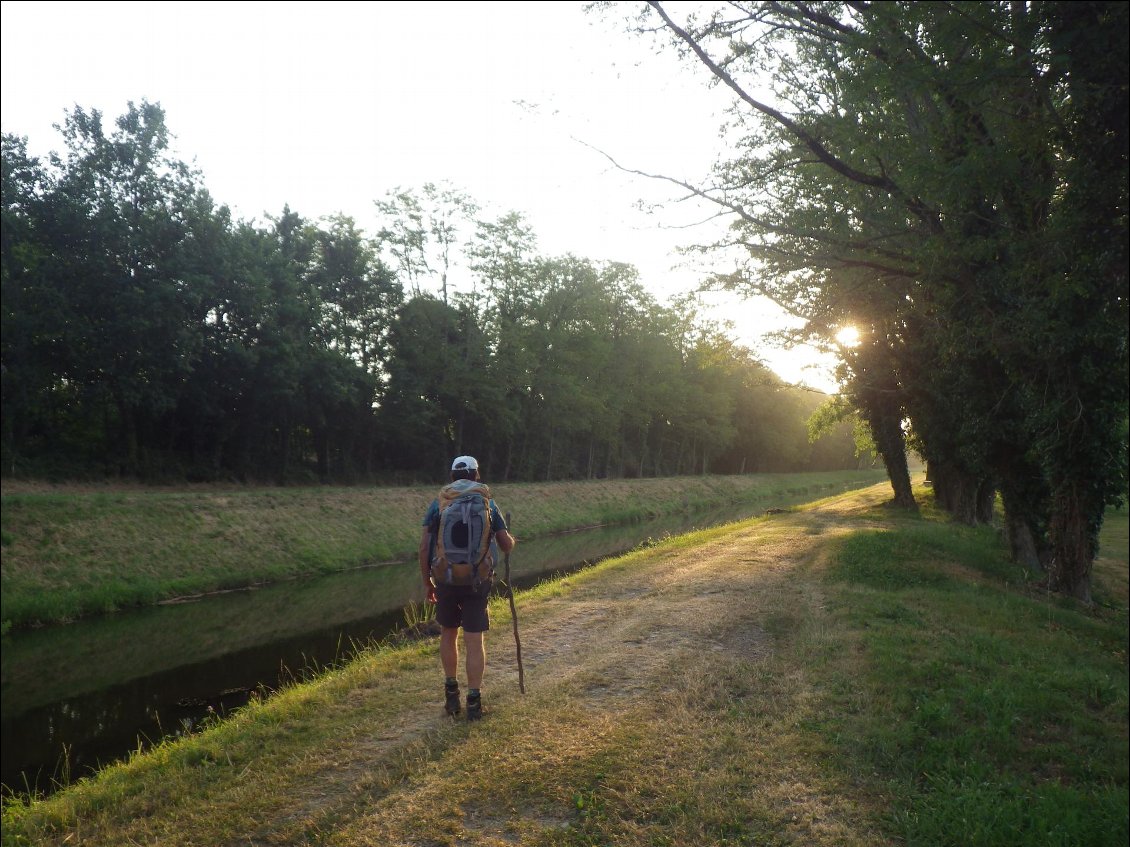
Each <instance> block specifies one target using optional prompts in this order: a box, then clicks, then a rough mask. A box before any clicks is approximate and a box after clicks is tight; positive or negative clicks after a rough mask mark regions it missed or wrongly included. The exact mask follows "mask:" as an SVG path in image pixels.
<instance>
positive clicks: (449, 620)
mask: <svg viewBox="0 0 1130 847" xmlns="http://www.w3.org/2000/svg"><path fill="white" fill-rule="evenodd" d="M490 589H491V583H490V582H484V583H483V584H482V585H480V586H479V588H478V590H477V591H476V590H475V588H474V586H471V585H437V586H436V620H437V621H439V625H440V626H442V627H446V628H448V629H455V628H456V627H463V631H464V632H486V631H487V630H488V629H490V620H489V619H488V618H487V598H489V597H490Z"/></svg>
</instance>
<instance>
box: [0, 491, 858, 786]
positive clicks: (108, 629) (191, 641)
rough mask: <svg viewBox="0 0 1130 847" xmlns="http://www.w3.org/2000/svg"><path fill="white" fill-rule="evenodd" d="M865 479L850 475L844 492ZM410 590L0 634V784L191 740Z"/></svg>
mask: <svg viewBox="0 0 1130 847" xmlns="http://www.w3.org/2000/svg"><path fill="white" fill-rule="evenodd" d="M873 481H874V477H873V475H870V476H866V477H864V476H862V475H861V477H860V479H859V481H858V482H857V483H855V485H856V486H859V485H865V484H870V483H871V482H873ZM846 487H853V486H852V485H850V484H848V485H845V484H843V483H839V484H836V485H835V486H834V487H832V486H829V488H828V489H825V490H824V491H823V492H821V491H811V490H810V491H809V492H807V493H806V494H804V495H798V496H797V497H795V498H793V501H794V502H796V501H802V500H804V501H807V500H813V499H816V498H817V497H819V496H823V495H824V494H829V493H832V492H833V491H840V490H843V489H844V488H846ZM770 505H772V506H783V505H789V501H788V500H786V499H785V498H781V497H775V498H774V499H773V501H772V503H768V502H765V501H761V502H757V501H755V502H753V503H746V504H743V505H740V506H733V507H730V508H727V509H720V510H716V511H713V512H700V513H696V514H691V515H685V516H677V517H667V518H664V519H662V520H658V521H651V522H646V523H637V524H631V525H626V526H615V527H601V528H597V529H589V530H585V531H581V532H573V533H567V534H562V535H557V536H551V537H546V538H541V539H535V540H533V541H527V542H524V543H523V544H522V545H521V546H520V547H519V550H518V552H517V553H516V554H515V555H514V557H513V561H512V563H511V570H512V581H513V582H514V583H515V584H516V585H525V584H532V583H534V582H536V581H538V580H539V579H541V578H544V577H545V576H548V575H552V574H554V573H557V572H562V571H567V570H571V569H574V568H576V567H580V566H582V565H583V564H585V563H588V562H593V561H596V560H598V559H600V558H602V557H604V556H608V555H612V554H615V553H619V552H622V551H624V550H628V549H631V548H632V547H635V546H636V545H638V544H639V543H641V542H642V541H644V540H646V539H647V538H649V537H658V536H660V535H662V534H664V533H668V532H669V533H679V532H685V531H687V530H689V529H692V528H695V527H705V526H713V525H717V524H720V523H725V522H727V521H731V520H735V519H738V518H741V517H746V516H749V515H751V514H758V513H760V512H762V511H764V510H765V508H767V507H768V506H770ZM419 582H420V579H419V570H418V567H417V565H416V563H415V562H405V563H402V564H398V565H386V566H382V567H376V568H368V569H359V570H355V571H349V572H346V573H340V574H334V575H332V576H325V577H319V578H314V579H305V580H295V581H292V582H287V583H282V584H278V585H274V586H271V587H269V588H261V589H257V590H248V591H239V592H231V593H227V594H220V595H212V596H209V597H206V598H201V599H200V600H198V601H196V602H187V603H180V604H174V605H165V606H157V607H151V608H147V609H143V610H140V611H135V612H129V613H122V614H118V615H112V616H107V617H102V618H95V619H91V620H87V621H80V622H78V623H75V624H71V625H69V626H62V627H53V628H48V629H44V630H40V631H32V632H21V633H17V634H15V635H10V636H5V637H4V639H3V663H2V674H0V712H2V715H3V719H2V723H3V728H2V742H3V746H2V748H0V749H2V757H3V767H2V770H3V774H2V777H0V781H2V782H3V783H4V785H6V786H8V787H9V788H14V789H16V790H25V789H26V788H28V787H32V788H36V789H38V790H40V791H48V790H50V787H51V780H52V778H54V779H58V778H60V777H62V776H64V775H66V774H67V773H69V774H70V775H71V776H72V777H76V778H77V777H79V776H82V775H83V774H84V773H86V772H87V771H89V770H90V769H93V768H96V767H98V766H99V765H101V764H105V763H108V762H111V761H114V760H116V759H120V758H122V757H123V756H126V755H128V754H129V753H130V752H132V751H134V750H136V749H138V747H139V743H141V744H143V743H144V742H145V741H146V740H148V741H155V740H157V739H160V738H161V737H163V736H165V735H169V734H179V733H182V732H185V731H190V730H191V729H192V728H193V727H194V726H195V725H196V724H197V723H198V722H199V721H200V720H201V719H202V718H204V717H206V716H208V715H210V714H213V713H214V714H220V715H222V714H225V713H226V712H228V711H230V710H231V709H233V708H237V707H238V706H241V705H243V704H245V703H246V702H247V699H248V697H250V696H254V695H255V693H256V692H257V691H258V690H260V689H270V688H274V687H277V686H278V685H279V684H280V682H283V681H286V680H288V679H292V678H295V677H300V676H302V675H303V674H304V673H308V672H311V670H316V669H317V668H318V667H325V666H327V665H329V664H332V663H333V662H335V661H337V660H341V659H343V658H346V657H347V656H348V655H349V654H350V653H352V652H353V651H354V650H355V649H356V648H357V647H358V646H364V645H365V644H368V643H370V642H372V641H375V640H380V639H381V638H383V637H385V636H386V635H387V634H388V633H390V632H392V631H393V630H394V629H395V628H397V627H398V626H401V625H403V622H404V617H403V611H402V610H403V607H404V606H405V605H406V604H408V603H409V602H412V601H419V600H422V599H423V592H422V590H421V587H420V584H419ZM139 739H140V741H139ZM64 751H66V752H67V753H68V757H67V761H64ZM25 775H26V777H25Z"/></svg>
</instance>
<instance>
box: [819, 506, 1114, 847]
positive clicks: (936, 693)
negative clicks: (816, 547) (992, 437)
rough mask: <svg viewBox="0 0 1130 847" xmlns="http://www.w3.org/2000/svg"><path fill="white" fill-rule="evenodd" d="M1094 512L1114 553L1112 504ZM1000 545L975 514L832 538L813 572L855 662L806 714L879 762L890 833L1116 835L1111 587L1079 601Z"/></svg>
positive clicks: (1083, 841)
mask: <svg viewBox="0 0 1130 847" xmlns="http://www.w3.org/2000/svg"><path fill="white" fill-rule="evenodd" d="M1108 524H1109V525H1110V530H1109V535H1108V536H1107V539H1108V541H1109V542H1110V546H1111V547H1113V546H1114V545H1116V544H1117V543H1119V542H1118V538H1119V537H1121V542H1120V543H1121V547H1122V557H1121V561H1122V562H1123V565H1122V568H1123V569H1124V568H1125V564H1124V563H1125V560H1126V559H1125V547H1126V543H1125V526H1126V516H1125V512H1123V513H1122V515H1121V517H1119V516H1117V515H1115V514H1112V515H1111V516H1110V519H1109V520H1108ZM1002 553H1003V551H1002V550H1001V549H1000V544H999V542H998V540H997V538H996V537H995V535H994V534H993V533H992V531H991V530H971V529H968V528H962V527H956V526H953V525H949V524H942V523H938V522H936V521H919V522H915V521H904V522H900V524H899V525H897V526H896V527H895V528H893V529H889V530H864V531H860V532H857V533H855V534H853V535H852V536H851V537H850V538H849V539H848V540H846V541H845V542H844V543H843V545H842V547H841V549H840V550H839V551H838V553H837V555H836V558H835V562H834V564H833V566H832V567H831V568H830V570H829V572H828V574H827V579H828V580H829V581H830V582H831V584H832V585H834V586H835V589H836V600H835V603H834V606H833V608H834V612H835V614H836V616H837V617H838V618H839V619H840V620H841V621H842V622H843V623H844V624H845V626H846V627H847V629H848V630H849V631H850V632H851V634H852V637H853V641H855V642H856V643H855V644H853V645H845V649H858V650H860V651H861V653H862V656H863V657H864V658H863V660H862V662H861V663H860V668H859V669H860V670H862V671H863V673H862V674H861V675H859V676H857V677H854V678H853V679H851V680H849V679H847V678H843V677H841V678H840V680H839V683H838V687H840V688H842V693H841V696H839V697H838V698H835V699H834V700H833V701H832V702H831V703H829V710H828V716H827V717H826V718H825V719H824V720H822V721H820V722H819V725H818V726H817V727H814V728H816V729H818V731H819V732H820V733H821V734H822V735H824V736H825V737H826V738H829V739H833V740H835V741H836V743H837V744H838V745H839V746H840V747H841V748H842V749H843V751H844V753H845V754H846V755H847V758H848V761H850V762H851V767H852V768H854V769H856V770H858V771H860V772H873V773H878V774H882V775H883V777H884V782H885V785H886V788H887V790H888V791H889V792H890V794H891V796H892V797H893V800H894V805H893V808H892V810H891V819H890V825H891V827H892V830H893V832H894V833H895V835H896V836H897V837H898V838H899V839H900V840H901V841H902V842H904V843H906V844H911V845H917V844H920V845H955V847H958V845H961V847H971V845H1006V844H1015V845H1022V844H1040V845H1064V847H1066V845H1109V844H1124V843H1126V842H1127V837H1128V832H1127V770H1128V767H1130V761H1128V752H1127V749H1128V748H1127V719H1128V710H1127V669H1126V659H1127V656H1126V646H1127V637H1128V631H1127V615H1126V607H1125V597H1123V599H1122V606H1121V608H1118V609H1102V608H1097V609H1095V610H1093V611H1087V610H1084V609H1081V608H1079V607H1077V606H1076V605H1075V604H1073V603H1070V602H1066V601H1062V600H1061V599H1060V598H1053V597H1048V596H1046V595H1043V594H1041V593H1039V592H1037V591H1035V590H1032V589H1029V588H1027V587H1026V586H1025V585H1024V584H1022V583H1020V582H1018V581H1017V579H1016V577H1017V574H1016V573H1015V572H1014V570H1013V569H1012V568H1011V566H1010V565H1009V564H1008V563H1007V562H1006V560H1005V558H1004V556H1003V555H1002ZM1110 570H1111V571H1112V573H1110V574H1109V576H1111V577H1114V580H1115V581H1117V578H1118V574H1117V573H1115V572H1113V571H1115V568H1111V569H1110ZM1107 576H1108V574H1107V573H1105V572H1099V573H1098V574H1097V579H1098V580H1099V582H1100V583H1101V582H1103V580H1104V579H1105V578H1106V577H1107ZM1122 578H1123V579H1124V574H1123V577H1122ZM829 661H830V662H834V659H829ZM836 687H837V686H833V689H832V690H833V691H834V690H835V689H836Z"/></svg>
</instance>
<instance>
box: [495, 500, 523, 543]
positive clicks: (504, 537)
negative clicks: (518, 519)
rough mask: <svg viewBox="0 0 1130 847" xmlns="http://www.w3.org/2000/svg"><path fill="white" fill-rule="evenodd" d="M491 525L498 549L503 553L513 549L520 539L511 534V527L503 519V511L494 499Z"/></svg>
mask: <svg viewBox="0 0 1130 847" xmlns="http://www.w3.org/2000/svg"><path fill="white" fill-rule="evenodd" d="M490 525H491V529H492V530H493V531H494V540H495V541H497V542H498V549H500V550H501V551H502V552H503V553H509V552H510V551H511V550H513V549H514V545H515V544H517V543H518V539H517V538H515V537H514V536H513V535H511V534H510V527H508V526H507V525H506V521H504V520H503V519H502V512H500V511H499V510H498V505H497V504H496V503H495V502H494V501H493V500H491V501H490Z"/></svg>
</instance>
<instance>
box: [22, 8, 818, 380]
mask: <svg viewBox="0 0 1130 847" xmlns="http://www.w3.org/2000/svg"><path fill="white" fill-rule="evenodd" d="M616 6H617V8H615V9H614V10H613V11H612V12H610V13H606V14H603V15H602V14H594V13H588V12H586V11H585V8H584V7H585V4H584V3H580V2H501V3H496V2H452V3H448V2H439V3H415V2H365V3H361V2H344V3H339V2H325V1H323V2H256V3H251V2H150V3H144V4H142V3H135V2H127V3H119V2H77V3H73V2H30V0H3V2H2V3H0V10H2V15H3V20H2V22H0V23H2V25H0V40H2V50H0V62H2V73H0V86H2V96H0V111H2V116H0V124H2V128H3V131H4V132H5V133H14V134H16V135H20V136H26V137H27V138H28V146H29V148H30V151H31V152H32V153H35V154H41V155H42V154H46V153H47V152H49V151H51V150H61V149H62V147H63V143H62V138H61V136H60V135H59V134H58V132H57V131H56V130H55V129H54V128H53V127H54V125H55V124H60V123H62V121H63V119H64V117H65V113H66V112H67V111H69V110H71V109H73V108H74V107H75V106H81V107H82V108H84V109H98V110H100V111H102V113H103V115H104V117H105V119H106V122H107V125H108V126H112V121H113V119H114V118H116V117H118V116H119V115H121V114H123V113H124V112H125V111H126V108H127V104H128V103H129V102H130V101H132V102H134V103H140V102H141V101H142V100H148V101H149V102H154V103H160V104H161V106H162V107H163V108H164V110H165V115H166V122H167V124H168V126H169V128H170V130H171V131H172V133H173V135H174V143H173V146H174V152H175V153H176V154H177V155H178V157H179V158H181V159H183V160H185V161H189V162H194V163H195V165H196V166H197V167H198V168H199V169H200V171H201V172H202V175H203V182H204V184H205V186H207V188H208V190H209V191H210V192H211V194H212V195H213V197H214V198H215V199H216V200H217V201H218V202H220V203H224V204H226V205H228V206H230V207H231V208H232V210H233V212H234V213H235V215H236V216H237V217H241V218H244V219H254V220H257V221H260V222H265V221H266V217H267V216H268V215H277V214H278V213H279V212H281V211H282V209H283V207H284V205H289V206H290V208H291V209H292V210H294V211H295V212H297V213H299V214H300V215H302V216H304V217H306V218H310V219H315V220H316V219H319V218H321V217H324V216H328V215H333V214H338V213H344V214H347V215H350V216H352V217H353V218H354V219H355V220H356V221H357V223H358V224H359V226H361V227H362V228H363V229H365V230H366V231H368V232H375V229H376V215H375V207H374V201H375V200H378V199H380V198H382V197H384V196H385V195H386V193H387V192H389V191H392V190H394V189H397V188H417V189H418V188H419V187H420V186H422V185H423V184H424V183H425V182H434V183H447V184H449V185H451V186H452V187H455V188H457V189H460V190H462V191H464V192H466V193H467V194H468V195H469V196H470V197H472V198H473V199H474V200H475V201H477V202H478V203H480V204H481V205H482V206H483V207H484V208H485V209H487V210H493V211H495V212H497V213H499V214H502V213H504V212H508V211H511V210H513V211H518V212H521V213H522V214H523V215H524V216H525V217H526V219H527V221H528V222H529V224H530V225H531V227H532V228H533V230H534V232H535V233H536V235H537V237H538V245H539V248H540V251H541V252H542V253H543V254H545V255H553V256H556V255H563V254H565V253H572V254H575V255H578V256H583V257H586V258H589V259H593V260H597V261H623V262H630V263H631V264H634V265H635V266H636V267H637V268H639V269H640V271H641V276H642V280H643V282H644V284H645V285H646V286H647V287H648V288H649V289H650V290H651V292H652V293H653V294H654V295H655V296H656V297H657V298H658V299H659V300H661V301H666V300H667V299H668V297H670V296H673V295H676V294H679V293H683V292H686V291H689V290H691V289H693V288H695V287H696V286H697V284H698V283H699V282H700V281H701V277H702V275H703V274H702V270H701V268H699V269H697V270H696V269H695V268H694V267H685V266H684V265H685V259H683V258H682V257H680V256H679V255H678V254H677V253H676V248H677V247H678V246H680V245H684V244H688V243H693V242H695V241H705V240H709V238H710V234H711V232H712V229H711V228H712V227H718V226H720V225H721V223H720V222H719V221H717V220H716V219H715V220H713V221H709V219H710V218H711V217H712V210H711V209H708V208H706V207H704V206H702V205H693V203H692V202H691V201H680V200H679V197H680V194H679V193H678V192H677V190H675V189H674V188H673V187H672V186H670V185H669V184H668V183H664V182H661V181H656V180H649V179H646V178H643V177H638V176H634V175H631V174H628V173H625V172H624V171H623V170H620V169H618V168H617V167H615V166H614V165H613V164H612V162H611V161H610V160H609V157H611V158H612V159H614V160H615V161H616V162H618V163H619V164H620V165H621V166H623V167H624V168H629V169H633V170H640V171H645V172H649V173H662V174H665V175H668V176H671V177H675V178H678V179H684V180H686V181H688V182H695V181H697V180H698V179H700V178H701V177H703V176H704V175H706V174H707V173H708V172H709V169H710V166H711V164H712V163H713V162H714V161H715V160H716V159H717V158H718V157H719V155H720V154H721V153H722V152H723V151H722V148H721V145H720V140H719V131H718V130H719V127H720V125H721V124H722V122H723V114H722V110H723V109H724V107H725V106H726V105H727V104H728V98H727V96H726V95H725V94H724V92H722V91H721V90H719V89H716V88H711V87H709V86H708V85H707V76H706V73H705V71H704V70H703V69H701V68H696V67H693V66H690V65H681V64H680V63H679V61H678V60H677V59H676V57H675V56H674V55H673V54H672V53H671V52H669V51H667V52H663V53H660V52H657V51H656V49H655V45H654V44H653V43H651V42H650V41H649V40H646V39H643V38H641V37H640V36H635V35H631V34H628V33H627V32H626V30H625V25H624V23H623V19H624V17H625V16H627V15H628V14H630V13H632V12H633V11H634V10H635V9H636V8H637V6H638V4H635V3H625V4H616ZM656 206H658V209H653V211H651V212H646V211H644V208H652V207H656ZM703 221H709V222H707V223H703ZM708 303H709V304H710V311H709V312H708V314H707V316H708V317H712V318H714V319H717V320H732V321H733V322H734V324H735V329H734V334H735V335H736V336H737V337H738V338H739V340H741V341H742V342H743V343H746V344H748V345H749V346H751V347H753V348H754V349H755V350H756V352H757V353H758V354H759V355H760V356H761V357H762V359H763V360H764V361H765V362H766V363H767V364H768V365H769V366H770V367H771V368H772V369H773V370H774V371H776V372H777V373H778V374H780V375H781V376H782V377H784V378H785V379H788V380H791V381H795V382H805V383H807V384H808V385H811V386H813V387H817V388H821V389H824V390H832V388H833V382H832V381H831V378H830V376H829V374H828V367H829V361H828V360H827V359H826V358H824V359H822V358H820V357H819V356H818V355H817V354H816V353H815V352H814V351H812V350H810V349H808V348H799V349H797V350H793V351H783V350H780V349H776V348H774V347H771V346H767V345H765V344H763V343H762V341H761V335H762V334H763V333H764V332H765V331H768V330H772V329H776V328H779V327H780V326H782V325H783V324H784V323H786V322H787V318H786V317H785V316H784V315H783V313H781V312H780V310H778V309H777V308H776V307H774V306H772V305H771V304H768V303H767V302H765V301H752V300H744V301H743V300H739V299H737V298H735V297H733V296H723V295H717V294H716V295H710V296H709V297H708ZM814 363H815V364H817V367H812V365H813V364H814Z"/></svg>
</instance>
